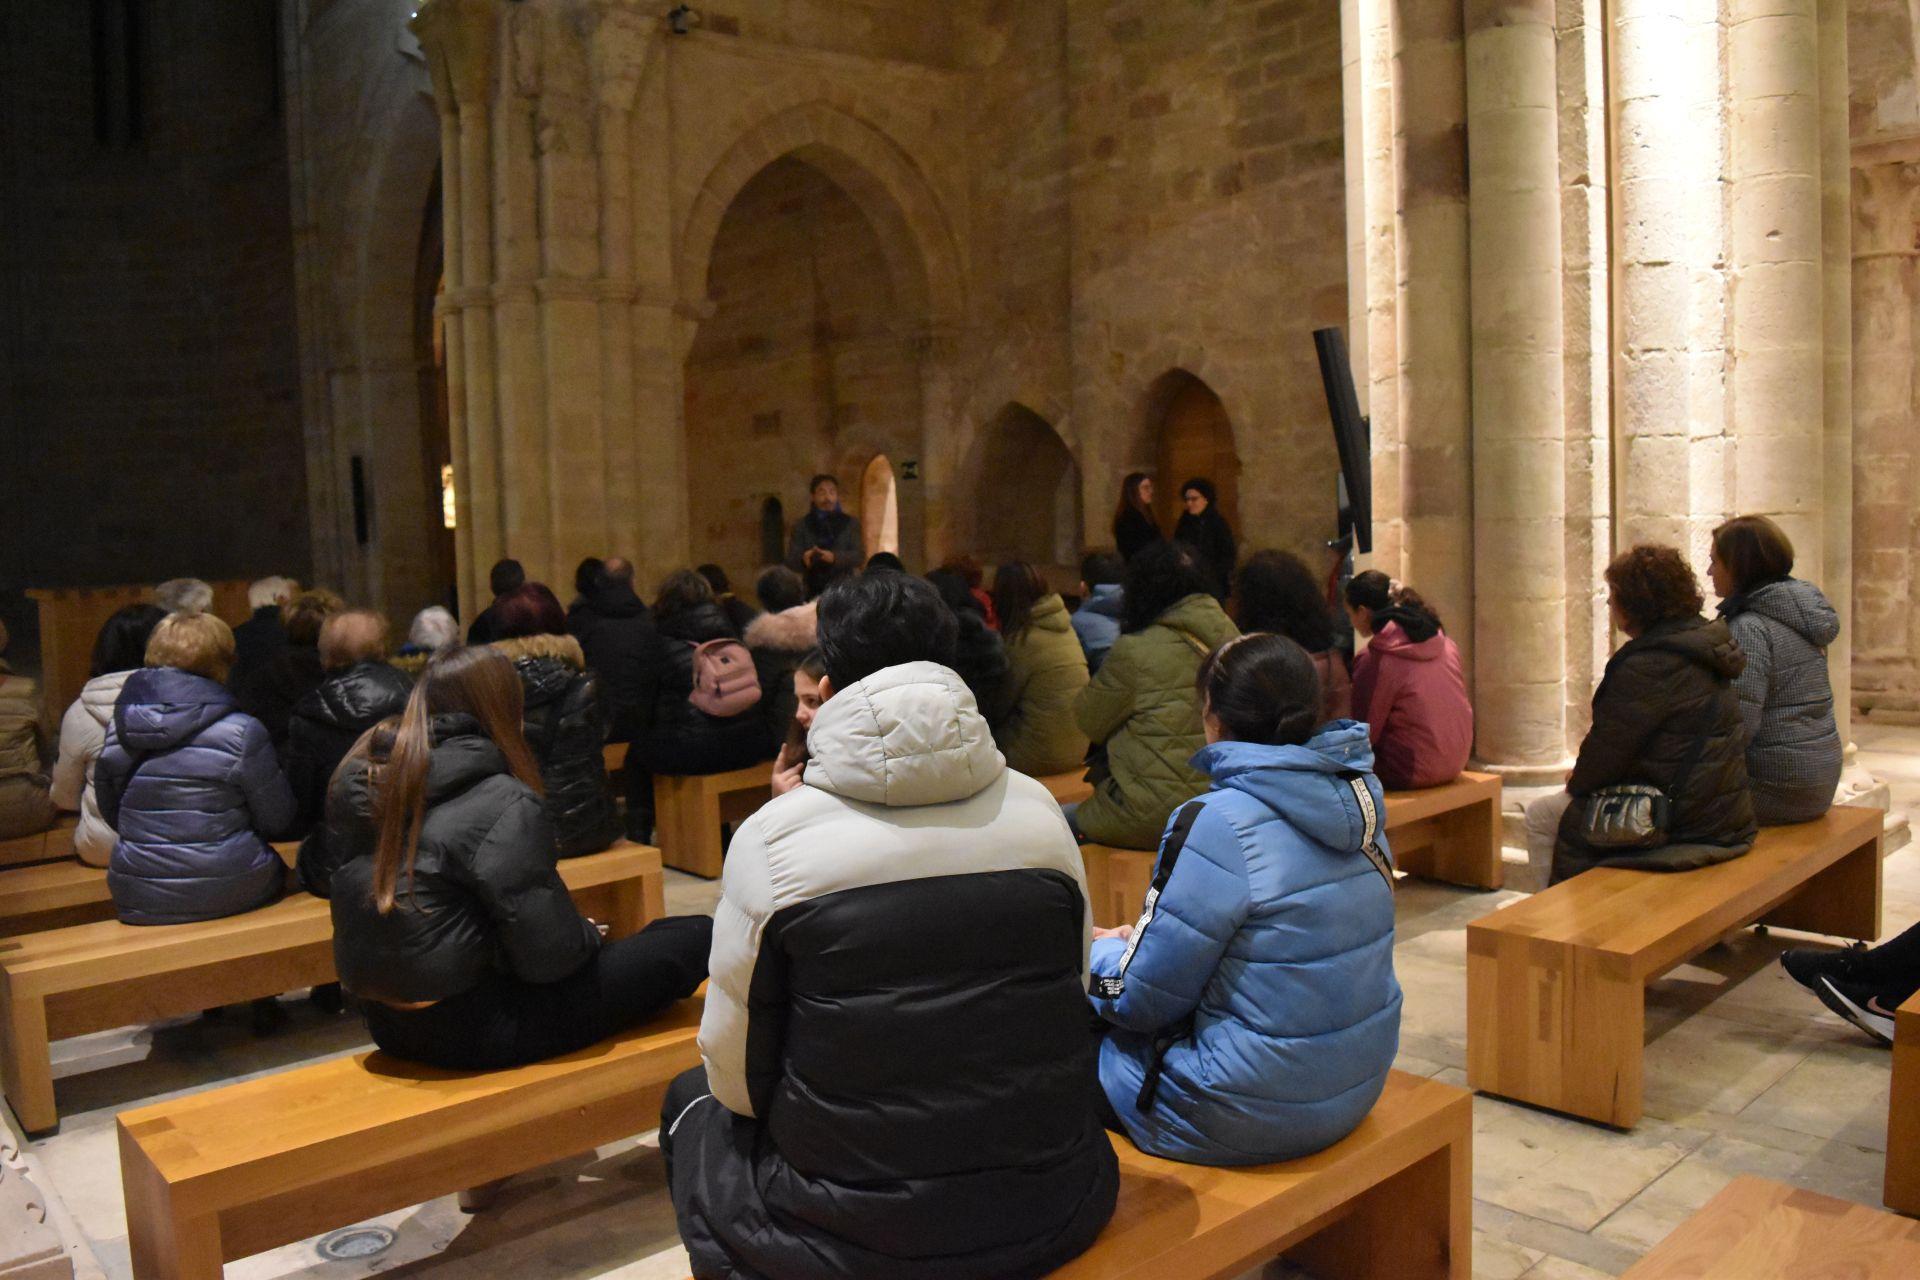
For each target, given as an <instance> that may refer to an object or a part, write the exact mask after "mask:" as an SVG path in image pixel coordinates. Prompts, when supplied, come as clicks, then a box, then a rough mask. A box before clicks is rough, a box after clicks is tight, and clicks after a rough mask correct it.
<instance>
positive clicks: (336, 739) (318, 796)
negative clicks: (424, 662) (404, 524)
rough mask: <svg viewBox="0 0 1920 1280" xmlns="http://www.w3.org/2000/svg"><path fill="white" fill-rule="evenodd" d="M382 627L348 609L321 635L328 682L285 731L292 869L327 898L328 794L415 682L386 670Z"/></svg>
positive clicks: (330, 857) (330, 858)
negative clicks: (358, 745) (356, 748)
mask: <svg viewBox="0 0 1920 1280" xmlns="http://www.w3.org/2000/svg"><path fill="white" fill-rule="evenodd" d="M386 658H387V620H386V618H385V616H383V615H382V614H379V613H375V612H374V611H373V610H371V609H348V610H347V611H346V612H345V613H336V614H334V615H333V616H332V617H330V618H328V619H327V620H326V622H325V623H324V624H322V626H321V628H320V665H321V666H323V667H325V668H326V672H327V675H326V678H325V679H323V680H322V681H321V682H320V684H319V687H318V688H316V689H314V691H313V692H312V693H309V694H308V695H307V696H306V697H304V698H302V699H300V701H299V702H298V703H297V704H295V706H294V708H293V720H292V722H291V723H290V724H289V725H288V726H287V785H289V786H290V787H292V788H293V809H294V829H295V830H296V831H299V832H302V833H304V834H305V839H303V840H302V841H301V842H300V860H299V862H298V863H297V864H296V867H295V869H296V870H297V871H298V873H299V877H300V886H301V887H302V888H303V889H305V890H306V891H307V892H308V893H311V894H313V895H315V896H316V897H321V898H324V897H326V896H327V885H328V883H329V882H330V881H331V880H332V878H333V869H334V867H335V866H336V865H337V857H336V855H335V854H334V852H333V851H332V850H330V849H329V848H328V845H327V832H326V827H325V826H324V825H323V824H322V822H321V819H322V818H323V817H325V816H326V808H327V786H328V784H329V783H330V782H332V781H333V771H334V770H335V769H337V768H339V767H340V762H341V761H342V760H344V759H346V758H347V752H349V751H351V750H352V749H353V744H354V743H355V742H358V741H359V740H360V735H361V734H363V733H365V732H366V731H367V730H369V729H371V728H373V726H375V725H376V724H379V723H380V722H381V721H382V720H385V719H387V718H389V717H391V716H397V715H399V714H400V713H401V712H402V711H403V710H405V709H406V705H407V695H408V694H410V693H412V692H413V680H412V679H411V678H410V677H409V676H408V675H407V674H406V673H405V672H403V671H398V670H395V669H394V668H393V667H390V666H388V665H387V661H386Z"/></svg>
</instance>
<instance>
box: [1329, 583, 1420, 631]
mask: <svg viewBox="0 0 1920 1280" xmlns="http://www.w3.org/2000/svg"><path fill="white" fill-rule="evenodd" d="M1347 603H1348V604H1349V605H1351V606H1353V607H1354V608H1356V609H1365V610H1366V611H1367V612H1368V613H1371V614H1373V615H1375V616H1376V617H1377V616H1379V615H1380V614H1382V613H1387V612H1388V611H1389V610H1391V611H1392V612H1394V613H1396V614H1399V615H1401V617H1402V618H1418V619H1422V620H1424V621H1425V622H1427V623H1430V624H1431V625H1432V629H1433V630H1434V631H1439V630H1442V629H1443V628H1442V624H1441V622H1440V615H1439V614H1438V613H1436V612H1434V609H1433V606H1432V605H1430V604H1428V603H1427V602H1426V601H1425V600H1423V599H1421V598H1420V593H1419V592H1418V591H1415V590H1414V589H1413V588H1412V587H1407V586H1402V585H1401V584H1400V583H1398V582H1395V581H1394V580H1393V579H1392V578H1389V577H1388V576H1387V575H1386V574H1384V573H1382V572H1380V571H1379V570H1378V569H1369V570H1367V571H1366V572H1365V573H1357V574H1355V575H1354V576H1353V580H1352V581H1350V582H1348V583H1347ZM1389 620H1390V621H1399V620H1400V619H1399V618H1392V619H1389ZM1380 625H1381V624H1380V623H1378V622H1376V623H1374V625H1373V629H1374V630H1375V631H1378V630H1379V629H1380Z"/></svg>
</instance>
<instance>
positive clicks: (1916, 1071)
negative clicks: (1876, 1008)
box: [1885, 992, 1920, 1274]
mask: <svg viewBox="0 0 1920 1280" xmlns="http://www.w3.org/2000/svg"><path fill="white" fill-rule="evenodd" d="M1885 1199H1886V1202H1887V1207H1888V1208H1890V1209H1897V1210H1899V1211H1900V1212H1901V1213H1904V1214H1907V1215H1908V1216H1910V1217H1916V1218H1920V992H1915V993H1914V994H1913V995H1912V996H1911V997H1909V998H1908V1000H1907V1002H1906V1003H1905V1004H1903V1005H1901V1006H1900V1007H1899V1008H1898V1009H1897V1010H1895V1011H1894V1015H1893V1089H1892V1094H1891V1097H1890V1099H1889V1101H1888V1104H1887V1188H1886V1195H1885ZM1915 1274H1920V1272H1916V1273H1915Z"/></svg>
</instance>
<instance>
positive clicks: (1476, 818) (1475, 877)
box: [1429, 800, 1507, 889]
mask: <svg viewBox="0 0 1920 1280" xmlns="http://www.w3.org/2000/svg"><path fill="white" fill-rule="evenodd" d="M1435 825H1436V828H1437V830H1436V833H1435V839H1434V842H1433V870H1432V871H1431V872H1430V873H1429V874H1431V875H1432V876H1433V878H1434V879H1436V880H1445V881H1446V882H1447V883H1449V884H1463V885H1468V886H1470V887H1472V888H1475V889H1498V888H1499V887H1500V886H1501V885H1503V884H1505V883H1506V880H1507V864H1506V860H1505V859H1504V858H1502V857H1501V856H1500V807H1499V805H1498V804H1497V803H1496V802H1494V801H1492V800H1488V801H1485V802H1484V803H1481V804H1475V805H1469V806H1468V807H1467V808H1465V809H1456V810H1454V811H1453V812H1452V813H1443V814H1440V815H1439V816H1438V817H1437V818H1436V819H1435Z"/></svg>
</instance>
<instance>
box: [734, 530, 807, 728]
mask: <svg viewBox="0 0 1920 1280" xmlns="http://www.w3.org/2000/svg"><path fill="white" fill-rule="evenodd" d="M754 594H755V595H757V596H759V597H760V606H761V608H763V609H764V610H766V612H764V613H762V614H761V615H760V616H759V617H757V618H755V619H754V620H753V621H752V622H751V623H749V624H748V626H747V629H746V632H745V634H744V635H743V636H742V639H744V640H745V642H746V646H747V649H748V651H749V652H751V653H752V654H753V665H754V668H755V670H757V671H758V672H759V673H760V687H761V689H762V690H764V691H765V692H764V693H763V694H762V697H761V706H762V709H763V712H764V714H765V717H766V725H767V736H768V737H769V738H770V739H772V741H773V743H774V745H775V746H780V745H782V744H784V743H785V742H786V740H787V731H788V730H789V729H790V728H792V726H793V710H794V702H793V684H794V682H793V672H794V668H796V667H797V666H799V664H800V660H801V659H802V658H805V657H806V656H807V654H809V653H811V652H812V651H813V646H814V645H815V644H816V643H817V642H818V639H819V625H818V623H817V621H816V615H817V610H816V608H815V606H814V603H813V601H811V600H808V599H807V584H806V583H805V582H803V581H801V579H800V575H799V574H797V573H795V572H794V571H793V570H791V569H789V568H787V566H785V565H783V564H776V565H774V566H773V567H772V568H770V569H767V570H766V571H765V572H763V573H762V574H761V575H760V579H759V581H758V582H756V583H754Z"/></svg>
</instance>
